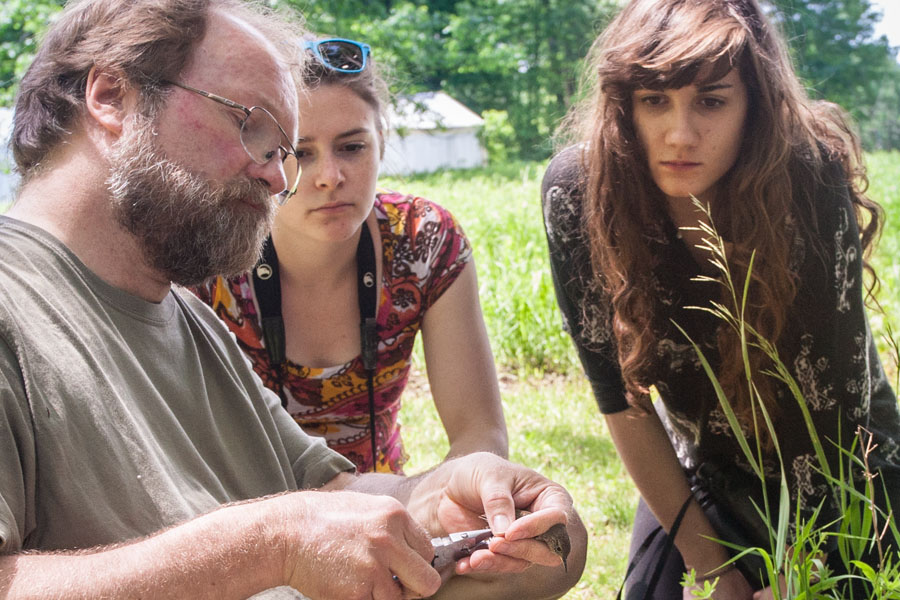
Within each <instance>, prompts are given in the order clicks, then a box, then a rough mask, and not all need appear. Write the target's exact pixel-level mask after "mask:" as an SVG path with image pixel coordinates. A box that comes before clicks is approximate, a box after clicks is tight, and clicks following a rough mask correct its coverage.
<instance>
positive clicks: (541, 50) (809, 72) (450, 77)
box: [0, 0, 900, 160]
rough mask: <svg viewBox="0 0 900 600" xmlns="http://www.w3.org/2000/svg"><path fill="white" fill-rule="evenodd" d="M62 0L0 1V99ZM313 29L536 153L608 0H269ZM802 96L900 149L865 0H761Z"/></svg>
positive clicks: (888, 71) (879, 143)
mask: <svg viewBox="0 0 900 600" xmlns="http://www.w3.org/2000/svg"><path fill="white" fill-rule="evenodd" d="M62 4H64V2H63V0H5V1H4V3H3V7H2V8H0V104H5V105H9V104H11V102H12V98H13V95H14V93H15V86H16V82H17V81H18V77H20V76H21V74H22V73H23V72H24V69H25V68H26V67H27V65H28V63H29V62H30V59H31V56H32V55H33V52H34V47H35V41H36V39H38V38H39V36H40V34H41V33H42V32H43V30H44V29H45V28H46V25H47V23H48V21H49V20H50V19H51V18H52V15H53V14H54V13H55V12H57V11H58V10H59V8H60V6H61V5H62ZM268 4H269V5H271V6H272V7H273V8H281V7H288V8H290V9H294V10H297V11H298V12H299V13H301V14H303V15H304V16H305V18H306V22H307V26H308V27H309V28H310V29H311V30H313V31H316V32H318V33H321V34H323V35H334V36H339V37H347V38H353V39H359V40H362V41H365V42H367V43H369V44H370V45H371V46H372V48H373V54H374V55H375V56H376V58H377V59H378V61H379V62H380V63H381V64H382V65H384V66H386V67H387V70H388V73H389V77H390V81H391V85H392V89H393V90H394V92H396V93H401V94H408V93H414V92H419V91H430V90H438V89H441V90H444V91H446V92H447V93H449V94H450V95H451V96H453V97H455V98H456V99H458V100H459V101H461V102H462V103H463V104H465V105H467V106H468V107H469V108H471V109H472V110H474V111H475V112H478V113H480V114H482V115H483V116H484V117H485V119H486V126H485V131H484V133H483V135H484V142H485V145H486V146H487V147H488V149H489V153H490V154H491V156H492V158H494V159H501V160H502V159H504V158H513V157H515V158H532V159H534V158H538V159H542V158H546V157H547V156H548V155H549V154H550V153H551V152H552V150H553V148H552V142H551V138H552V133H553V131H554V129H555V128H556V126H557V125H558V123H559V121H560V119H561V118H562V116H563V115H565V113H566V111H567V110H568V108H569V107H570V106H571V104H572V103H573V101H575V100H576V99H577V96H578V85H577V82H578V77H579V74H580V69H581V64H582V59H583V58H584V56H585V54H586V53H587V51H588V48H589V47H590V44H591V42H592V41H593V40H594V38H595V37H596V36H597V34H598V33H599V32H600V31H601V30H602V29H603V27H604V26H605V25H606V24H607V23H608V22H609V20H610V19H611V18H612V16H613V15H614V14H615V12H616V10H617V9H618V6H619V2H618V1H616V0H330V1H323V0H269V2H268ZM768 8H769V9H770V10H771V11H772V14H773V17H774V18H775V20H776V21H778V22H779V23H780V24H781V26H782V27H783V28H784V30H785V32H786V34H787V36H788V39H789V40H790V42H791V51H792V52H793V54H794V57H795V62H796V64H797V67H798V71H799V73H800V75H801V77H802V78H803V80H804V81H805V82H806V83H807V85H808V87H809V89H810V90H811V92H812V94H813V96H815V97H820V98H827V99H828V100H831V101H834V102H836V103H838V104H840V105H841V106H843V107H844V108H845V109H846V110H847V111H848V112H850V114H851V115H852V116H853V117H854V119H855V120H856V122H857V124H858V127H859V130H860V133H861V136H862V138H863V142H864V145H865V147H866V149H868V150H879V149H900V119H898V115H900V64H898V62H897V60H896V56H897V49H896V48H891V47H890V45H889V43H888V41H887V39H886V38H884V37H881V38H876V37H875V35H874V27H875V25H876V23H877V22H878V19H879V15H878V13H877V11H876V10H875V9H874V8H873V7H872V5H871V2H870V0H771V1H770V2H769V3H768Z"/></svg>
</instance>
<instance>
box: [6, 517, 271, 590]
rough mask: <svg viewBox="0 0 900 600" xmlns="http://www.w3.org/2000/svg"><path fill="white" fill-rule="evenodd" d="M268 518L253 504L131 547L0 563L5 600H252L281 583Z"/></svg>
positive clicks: (10, 558)
mask: <svg viewBox="0 0 900 600" xmlns="http://www.w3.org/2000/svg"><path fill="white" fill-rule="evenodd" d="M262 513H263V510H262V506H261V503H259V502H250V503H244V504H238V505H232V506H228V507H224V508H221V509H218V510H215V511H213V512H211V513H208V514H206V515H203V516H201V517H198V518H196V519H193V520H191V521H189V522H187V523H184V524H182V525H178V526H176V527H173V528H171V529H168V530H166V531H163V532H161V533H159V534H157V535H154V536H152V537H149V538H145V539H142V540H139V541H135V542H131V543H125V544H121V545H117V546H110V547H104V548H98V549H91V550H83V551H77V552H61V553H20V554H13V555H6V556H0V597H3V598H9V599H18V598H43V599H46V598H67V599H68V598H87V597H91V598H97V597H103V598H210V599H212V598H215V599H228V598H247V597H248V596H251V595H253V594H254V593H257V592H259V591H262V590H264V589H267V588H270V587H275V586H277V585H281V583H282V578H283V573H282V572H280V571H281V570H282V569H283V565H282V562H281V561H280V560H278V558H279V557H278V555H277V552H278V550H279V549H278V548H277V545H275V544H273V543H272V542H271V539H269V538H270V537H271V536H269V534H268V530H269V528H267V527H266V526H265V525H264V520H263V514H262Z"/></svg>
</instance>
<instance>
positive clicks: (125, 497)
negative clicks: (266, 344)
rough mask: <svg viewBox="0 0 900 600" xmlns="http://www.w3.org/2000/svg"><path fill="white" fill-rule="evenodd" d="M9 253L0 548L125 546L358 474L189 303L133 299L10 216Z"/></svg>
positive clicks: (2, 363)
mask: <svg viewBox="0 0 900 600" xmlns="http://www.w3.org/2000/svg"><path fill="white" fill-rule="evenodd" d="M0 257H2V258H0V457H2V459H0V552H3V553H7V552H15V551H17V550H20V549H39V550H54V549H63V548H85V547H91V546H96V545H100V544H109V543H114V542H121V541H124V540H128V539H132V538H135V537H140V536H145V535H148V534H150V533H153V532H156V531H159V530H160V529H163V528H165V527H168V526H171V525H173V524H176V523H179V522H182V521H185V520H187V519H190V518H192V517H194V516H196V515H198V514H200V513H203V512H207V511H209V510H211V509H213V508H215V507H216V506H219V505H221V504H223V503H227V502H232V501H235V500H242V499H247V498H255V497H259V496H263V495H266V494H272V493H275V492H280V491H284V490H292V489H298V488H300V489H303V488H311V487H318V486H321V485H322V484H324V483H326V482H327V481H329V480H331V479H332V478H333V477H334V476H335V475H337V474H338V473H340V472H342V471H347V470H352V468H353V467H352V464H351V463H350V462H349V461H347V460H346V459H344V458H343V457H341V456H340V455H339V454H337V453H335V452H332V451H331V450H329V449H328V448H327V447H326V446H325V444H324V443H322V441H321V440H319V439H314V438H310V437H309V436H307V435H306V434H305V433H303V431H302V430H301V429H300V428H299V426H297V425H296V424H295V423H294V421H293V420H292V419H291V418H290V416H289V415H288V414H287V413H286V412H285V411H284V410H283V409H282V408H281V404H280V401H279V399H278V398H277V397H276V396H275V395H274V394H273V393H272V392H270V391H268V390H267V389H265V388H264V387H263V385H262V383H261V382H260V381H259V379H258V378H257V376H256V375H255V374H254V373H253V371H252V370H251V368H250V366H249V364H248V363H247V361H246V359H245V358H244V356H243V354H242V353H241V351H240V350H239V349H238V347H237V345H236V343H235V342H234V340H233V338H232V337H231V335H230V334H229V333H228V331H227V329H226V328H225V326H224V325H223V324H222V323H221V322H220V321H219V320H218V319H217V318H216V316H215V315H214V314H213V313H212V312H211V311H210V310H209V309H208V308H207V307H206V306H204V305H202V304H201V303H200V302H199V301H198V300H197V299H196V298H194V297H193V296H192V295H190V294H188V293H184V294H182V293H179V292H175V291H173V292H170V293H169V294H168V295H167V296H166V298H165V299H164V300H163V301H162V302H160V303H158V304H156V303H151V302H147V301H145V300H142V299H140V298H137V297H135V296H132V295H130V294H128V293H126V292H124V291H122V290H120V289H118V288H115V287H113V286H110V285H108V284H107V283H105V282H104V281H102V280H101V279H100V278H99V277H98V276H97V275H95V274H94V273H93V272H91V271H90V270H89V269H88V268H87V267H86V266H85V265H84V264H83V263H81V262H80V261H79V260H78V258H77V257H75V255H74V254H72V253H71V252H70V251H69V250H68V249H67V248H66V247H65V246H64V245H63V244H62V243H61V242H59V241H58V240H57V239H56V238H54V237H53V236H51V235H50V234H48V233H47V232H45V231H43V230H41V229H39V228H36V227H33V226H29V225H27V224H24V223H21V222H19V221H16V220H14V219H10V218H7V217H0Z"/></svg>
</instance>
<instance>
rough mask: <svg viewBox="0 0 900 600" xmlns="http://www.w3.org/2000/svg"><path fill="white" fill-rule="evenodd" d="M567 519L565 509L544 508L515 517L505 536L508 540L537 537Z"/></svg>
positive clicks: (562, 523) (563, 523)
mask: <svg viewBox="0 0 900 600" xmlns="http://www.w3.org/2000/svg"><path fill="white" fill-rule="evenodd" d="M567 521H568V517H567V515H566V511H565V510H563V509H561V508H545V509H542V510H538V511H536V512H533V513H529V514H526V515H524V516H522V517H519V518H518V519H516V521H515V522H514V523H513V524H511V525H510V527H509V529H508V530H507V531H506V536H505V537H506V539H507V540H509V541H517V540H524V539H528V538H533V537H537V536H539V535H541V534H542V533H545V532H546V531H547V530H548V529H550V528H551V527H553V526H554V525H565V524H566V522H567Z"/></svg>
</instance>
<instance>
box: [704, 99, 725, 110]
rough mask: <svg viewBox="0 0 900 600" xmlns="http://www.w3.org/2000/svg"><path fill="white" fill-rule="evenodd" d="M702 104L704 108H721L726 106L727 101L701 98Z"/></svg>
mask: <svg viewBox="0 0 900 600" xmlns="http://www.w3.org/2000/svg"><path fill="white" fill-rule="evenodd" d="M700 104H702V105H703V107H704V108H719V107H720V106H723V105H724V104H725V101H724V100H722V99H721V98H701V100H700Z"/></svg>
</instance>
